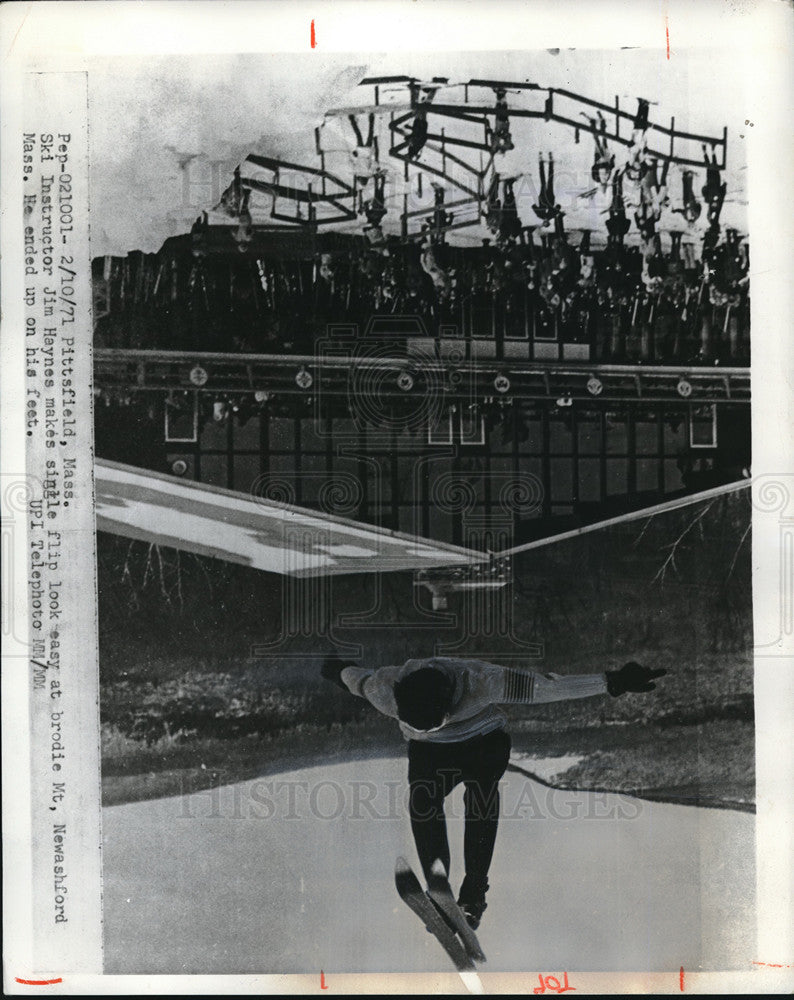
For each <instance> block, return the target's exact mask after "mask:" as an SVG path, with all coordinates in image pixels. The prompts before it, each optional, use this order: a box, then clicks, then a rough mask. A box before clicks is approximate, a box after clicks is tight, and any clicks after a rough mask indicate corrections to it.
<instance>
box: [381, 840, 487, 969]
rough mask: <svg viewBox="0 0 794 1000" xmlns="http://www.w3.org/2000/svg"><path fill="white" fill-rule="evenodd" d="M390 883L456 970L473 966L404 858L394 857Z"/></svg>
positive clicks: (472, 967) (473, 967)
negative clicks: (395, 859)
mask: <svg viewBox="0 0 794 1000" xmlns="http://www.w3.org/2000/svg"><path fill="white" fill-rule="evenodd" d="M394 884H395V885H396V886H397V892H398V893H399V894H400V899H402V900H403V901H404V902H405V903H406V904H407V905H408V907H410V909H412V910H413V911H414V913H415V914H416V915H417V917H419V919H420V920H421V921H422V923H423V924H424V925H425V927H426V928H427V929H428V930H429V931H430V933H431V934H432V935H433V936H434V937H435V938H436V940H437V941H438V943H439V944H440V945H441V947H442V948H443V949H444V951H445V952H446V953H447V955H449V957H450V959H452V962H453V964H454V966H455V968H456V969H457V970H458V972H471V971H473V970H474V969H475V965H474V962H473V961H472V959H471V957H470V955H469V954H468V952H467V951H466V949H465V948H464V947H463V945H462V944H461V943H460V941H459V940H458V939H457V937H456V936H455V933H454V931H453V930H452V929H451V928H450V927H449V926H448V925H447V924H446V923H445V922H444V918H443V917H442V916H441V914H440V913H439V912H438V910H437V909H436V908H435V906H434V905H433V903H431V901H430V900H429V899H428V897H427V895H426V894H425V892H424V890H423V889H422V886H421V884H420V882H419V879H418V878H417V877H416V875H414V873H413V871H412V869H411V866H410V865H409V864H408V862H407V861H406V860H405V858H397V864H396V865H395V868H394Z"/></svg>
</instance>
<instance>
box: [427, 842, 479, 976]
mask: <svg viewBox="0 0 794 1000" xmlns="http://www.w3.org/2000/svg"><path fill="white" fill-rule="evenodd" d="M427 895H428V896H429V897H430V899H431V900H432V901H433V902H434V903H435V904H436V906H437V907H438V908H439V909H440V910H441V911H442V912H443V914H444V916H446V918H447V919H448V920H449V921H450V922H451V923H452V924H453V925H454V927H455V930H456V931H457V933H458V936H459V937H460V939H461V941H462V942H463V947H464V948H465V949H466V953H467V954H468V956H469V957H470V958H472V959H476V961H478V962H484V961H485V954H484V953H483V950H482V948H481V947H480V942H479V941H478V940H477V935H476V934H475V933H474V931H473V930H472V928H471V927H469V924H468V921H467V920H466V917H465V916H464V914H463V911H462V910H461V908H460V907H459V906H458V904H457V902H456V901H455V897H454V896H453V894H452V889H451V888H450V884H449V879H448V878H447V873H446V872H445V871H444V865H443V864H442V862H441V861H434V862H433V869H432V871H431V873H430V881H429V883H428V886H427Z"/></svg>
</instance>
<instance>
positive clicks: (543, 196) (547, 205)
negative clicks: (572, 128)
mask: <svg viewBox="0 0 794 1000" xmlns="http://www.w3.org/2000/svg"><path fill="white" fill-rule="evenodd" d="M538 169H539V171H540V194H539V195H538V203H537V205H533V206H532V211H533V212H534V213H535V215H537V217H538V218H539V219H542V220H543V222H544V224H546V225H547V224H548V223H549V222H551V221H552V220H553V219H554V220H556V219H557V218H558V217H560V216H561V215H563V211H562V209H561V208H560V206H559V205H558V204H557V203H556V201H555V198H554V158H553V156H552V155H551V153H549V167H548V173H547V172H546V164H545V163H544V161H543V154H542V153H541V154H540V156H539V157H538Z"/></svg>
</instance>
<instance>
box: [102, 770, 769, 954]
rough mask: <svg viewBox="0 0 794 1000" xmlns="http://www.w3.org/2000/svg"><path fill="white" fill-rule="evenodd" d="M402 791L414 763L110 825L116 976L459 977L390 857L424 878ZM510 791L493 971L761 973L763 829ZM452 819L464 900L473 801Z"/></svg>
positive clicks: (519, 787)
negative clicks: (758, 890)
mask: <svg viewBox="0 0 794 1000" xmlns="http://www.w3.org/2000/svg"><path fill="white" fill-rule="evenodd" d="M521 765H522V766H524V767H528V766H529V762H527V761H521ZM554 765H555V766H554V768H553V769H551V770H549V768H547V769H546V770H547V771H548V772H549V773H553V772H554V771H559V770H560V766H561V765H560V764H559V761H556V762H554ZM405 773H406V764H405V761H404V760H402V759H380V760H371V761H360V762H355V763H346V764H339V765H334V766H328V767H324V768H311V769H306V770H299V771H292V772H285V773H283V774H281V775H280V776H278V777H276V778H274V777H273V776H269V777H268V778H267V779H265V778H262V779H257V780H255V781H249V782H245V783H241V784H239V785H233V786H225V787H222V788H220V789H216V790H215V792H214V794H213V793H209V792H205V793H199V794H194V795H191V796H185V797H176V798H168V799H159V800H153V801H147V802H138V803H133V804H129V805H122V806H114V807H110V808H107V809H106V810H105V811H104V852H103V854H104V907H105V970H106V972H113V973H122V972H125V973H180V972H190V973H230V972H239V973H277V972H281V973H291V972H313V973H316V972H318V971H319V970H320V969H322V970H324V971H325V973H326V974H328V973H332V972H428V971H448V970H449V969H450V968H451V966H449V963H448V960H447V959H446V956H445V955H444V954H443V952H442V951H441V950H440V948H439V947H438V945H437V944H436V942H435V940H434V939H433V938H432V937H431V936H430V935H429V934H427V933H426V932H425V931H424V930H423V928H422V927H421V925H420V924H419V922H418V920H417V919H416V918H415V917H414V916H413V915H412V914H411V913H410V912H409V911H408V909H407V908H406V907H405V906H404V905H403V904H402V903H401V902H400V900H399V899H398V897H397V895H396V892H395V890H394V888H393V880H392V872H393V866H394V860H395V857H396V856H397V855H398V854H405V855H406V856H407V857H409V859H411V861H412V863H414V864H415V854H414V851H413V845H412V840H411V835H410V828H409V823H408V817H407V811H406V806H405ZM502 788H503V794H502V815H503V818H502V822H501V826H500V831H499V839H498V842H497V847H496V856H495V858H494V863H493V866H492V869H491V884H492V889H491V892H490V893H489V908H488V910H487V912H486V914H485V917H484V919H483V923H482V927H481V929H480V940H481V943H482V945H483V948H484V950H485V952H486V954H487V955H488V959H489V961H488V964H487V967H486V971H488V970H489V971H525V970H528V969H529V970H531V969H533V968H540V967H542V968H560V969H562V968H565V969H568V970H569V971H574V970H580V971H581V970H590V971H597V970H633V971H636V970H644V971H670V970H678V968H679V967H680V966H682V965H683V966H684V967H685V968H688V969H692V970H695V969H704V970H715V969H731V968H747V967H749V965H750V963H751V962H752V960H753V959H754V958H755V957H756V956H755V923H754V920H755V918H754V912H755V911H754V894H753V885H754V868H753V863H754V862H753V859H754V837H753V828H754V817H753V816H750V815H747V814H743V813H737V812H732V811H728V810H716V809H713V810H709V809H699V808H694V807H685V806H674V805H667V804H660V803H650V802H643V801H639V800H637V799H632V798H629V797H627V796H620V795H615V794H606V793H587V792H569V791H556V790H551V789H547V788H545V787H543V786H542V785H540V784H538V783H535V782H533V781H531V780H530V779H528V778H526V777H525V776H524V775H522V774H519V773H517V772H514V771H508V773H507V775H506V776H505V779H504V782H503V786H502ZM448 815H450V816H451V817H453V818H451V819H450V823H449V827H450V838H451V844H452V851H453V860H452V868H453V870H452V882H453V887H456V886H457V883H458V882H459V880H460V878H461V852H462V819H461V816H462V795H461V794H460V789H458V790H457V791H456V793H454V794H453V796H452V798H451V799H450V800H448Z"/></svg>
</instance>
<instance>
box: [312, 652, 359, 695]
mask: <svg viewBox="0 0 794 1000" xmlns="http://www.w3.org/2000/svg"><path fill="white" fill-rule="evenodd" d="M354 666H355V663H348V662H345V660H340V659H339V657H338V656H327V657H326V658H325V660H324V661H323V665H322V667H320V674H321V675H322V676H323V677H324V678H325V679H326V680H327V681H330V682H331V683H332V684H336V686H337V687H340V688H342V690H343V691H347V692H348V694H349V693H350V689H349V688H348V686H347V684H345V682H344V681H343V680H342V671H343V670H344V669H345V667H354Z"/></svg>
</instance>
